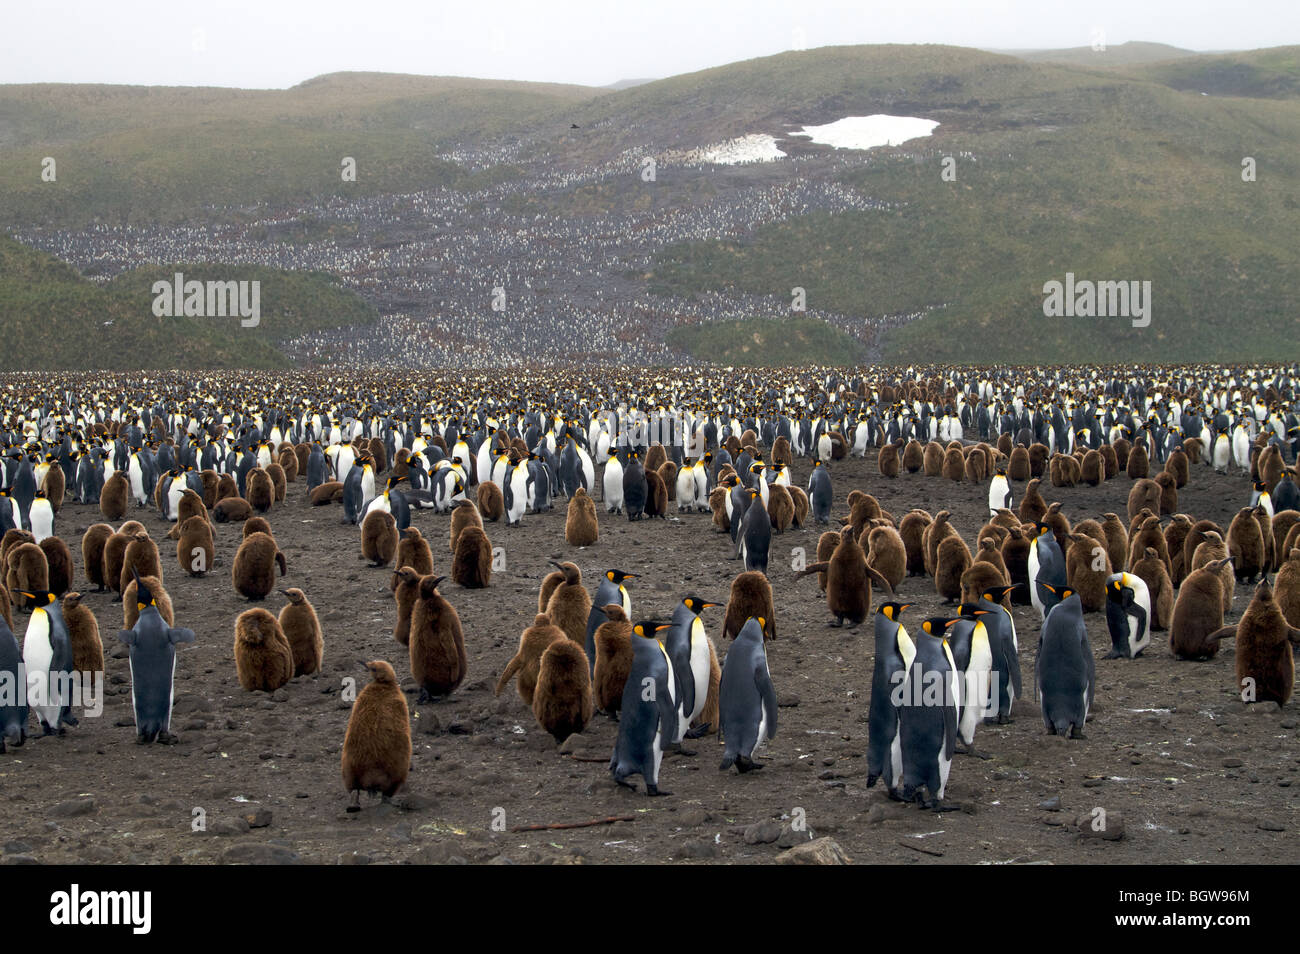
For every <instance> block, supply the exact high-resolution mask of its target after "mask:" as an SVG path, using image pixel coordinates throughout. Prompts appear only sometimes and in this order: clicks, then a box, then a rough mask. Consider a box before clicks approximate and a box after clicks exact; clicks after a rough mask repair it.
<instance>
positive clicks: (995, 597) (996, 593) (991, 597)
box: [980, 583, 1020, 603]
mask: <svg viewBox="0 0 1300 954" xmlns="http://www.w3.org/2000/svg"><path fill="white" fill-rule="evenodd" d="M1018 586H1020V584H1019V583H1012V584H1011V585H1010V586H995V587H993V588H992V589H989V590H985V591H984V592H983V593H981V594H980V599H985V600H988V601H989V602H990V603H1001V602H1002V601H1003V600H1004V599H1006V598H1007V594H1008V593H1010V592H1011V591H1012V590H1014V589H1016V587H1018Z"/></svg>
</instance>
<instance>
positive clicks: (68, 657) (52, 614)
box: [22, 593, 77, 735]
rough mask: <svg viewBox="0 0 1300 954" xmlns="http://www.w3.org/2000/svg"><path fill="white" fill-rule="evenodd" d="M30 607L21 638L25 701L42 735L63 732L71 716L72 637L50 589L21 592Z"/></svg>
mask: <svg viewBox="0 0 1300 954" xmlns="http://www.w3.org/2000/svg"><path fill="white" fill-rule="evenodd" d="M22 595H23V596H24V597H26V598H27V599H28V601H29V605H31V606H32V607H33V608H32V618H31V619H30V620H28V622H27V634H26V636H25V637H24V638H23V664H24V665H25V666H26V667H27V688H28V690H29V696H30V698H29V703H30V705H31V708H32V709H33V710H34V711H35V712H36V718H37V719H38V720H39V721H40V724H41V728H42V730H44V733H45V734H46V735H56V734H57V735H63V734H64V729H63V726H64V725H65V724H67V725H76V724H77V720H76V719H75V718H74V717H73V716H72V701H73V700H72V698H71V688H72V641H71V640H70V639H69V638H68V628H67V626H66V625H64V622H63V609H62V607H61V606H60V605H59V603H58V602H57V597H56V596H55V595H54V594H53V593H42V594H39V595H37V594H33V593H23V594H22Z"/></svg>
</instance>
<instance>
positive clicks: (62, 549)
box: [37, 537, 73, 596]
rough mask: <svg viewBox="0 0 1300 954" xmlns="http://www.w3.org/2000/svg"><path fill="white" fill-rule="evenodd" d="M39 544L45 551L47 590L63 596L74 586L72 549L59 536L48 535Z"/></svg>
mask: <svg viewBox="0 0 1300 954" xmlns="http://www.w3.org/2000/svg"><path fill="white" fill-rule="evenodd" d="M37 546H39V547H40V548H41V549H42V550H43V551H44V552H45V566H46V570H47V583H46V586H47V590H46V592H49V593H53V594H54V595H55V596H62V595H63V594H64V593H66V592H68V590H69V589H70V588H71V587H72V580H73V569H72V551H71V550H69V549H68V545H67V544H66V543H64V542H63V541H62V540H60V539H59V538H58V537H46V538H45V539H44V540H42V541H41V542H40V543H38V544H37Z"/></svg>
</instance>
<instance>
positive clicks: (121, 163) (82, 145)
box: [0, 73, 604, 227]
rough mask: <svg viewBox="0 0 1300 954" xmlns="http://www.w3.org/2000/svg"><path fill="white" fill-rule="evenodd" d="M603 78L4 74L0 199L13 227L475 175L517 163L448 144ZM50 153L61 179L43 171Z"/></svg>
mask: <svg viewBox="0 0 1300 954" xmlns="http://www.w3.org/2000/svg"><path fill="white" fill-rule="evenodd" d="M603 92H604V91H602V90H597V89H589V88H587V87H581V86H561V85H557V84H548V83H514V82H504V81H502V82H497V81H491V80H472V79H459V78H454V77H450V78H445V77H422V76H402V75H389V74H371V73H336V74H330V75H328V76H322V77H318V78H316V79H313V80H309V81H307V82H305V83H302V84H300V85H299V86H295V87H293V88H292V89H288V90H239V89H210V88H189V87H142V86H96V85H67V84H35V85H14V86H0V201H2V203H3V207H4V209H5V218H6V222H7V223H9V224H11V225H27V224H39V225H43V226H47V227H49V226H68V227H72V226H79V225H85V224H87V223H91V222H108V223H111V224H115V225H116V224H121V223H127V222H130V223H137V224H138V223H147V222H178V221H184V220H204V221H207V220H211V219H212V218H214V217H219V216H221V215H223V214H224V215H234V214H238V211H239V210H244V209H249V208H251V207H253V206H255V205H257V204H258V203H271V204H284V203H291V202H298V201H303V200H307V199H312V198H324V197H328V196H332V195H358V194H360V195H376V194H382V193H389V192H410V191H414V190H418V189H428V188H436V187H439V186H447V187H451V188H474V187H475V186H477V185H479V184H480V183H483V182H487V181H494V180H497V179H500V178H501V177H503V176H510V175H513V174H514V170H512V169H511V168H510V167H509V166H508V165H506V166H504V167H500V168H495V169H487V170H484V171H482V172H478V173H475V172H471V171H467V170H466V169H464V168H463V167H461V166H459V165H457V164H455V163H452V162H448V161H446V160H444V159H441V158H439V154H440V153H441V152H443V151H444V150H446V149H447V148H448V147H450V146H452V145H456V144H459V143H461V142H466V141H470V142H482V141H485V140H488V139H489V138H491V137H494V136H497V135H500V134H502V133H503V132H505V131H508V130H514V129H518V128H519V127H520V126H522V125H523V124H525V123H535V122H539V121H541V118H542V117H548V116H551V115H553V114H555V113H557V111H560V110H563V109H564V108H565V107H567V106H568V105H570V104H572V103H574V102H581V101H584V100H587V99H591V98H593V97H596V96H599V95H602V94H603ZM556 122H557V123H558V119H557V120H556ZM47 156H49V157H52V158H54V160H55V162H56V170H57V180H56V181H55V182H44V181H42V180H41V177H40V173H41V162H42V160H43V159H44V158H45V157H47ZM345 156H350V157H352V158H353V159H355V160H356V165H357V176H356V181H355V182H344V181H343V178H342V175H341V169H342V165H341V164H342V161H343V158H344V157H345ZM209 207H216V211H213V210H212V209H210V208H209Z"/></svg>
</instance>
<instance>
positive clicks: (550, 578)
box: [537, 570, 586, 645]
mask: <svg viewBox="0 0 1300 954" xmlns="http://www.w3.org/2000/svg"><path fill="white" fill-rule="evenodd" d="M563 582H564V574H563V573H562V572H561V571H559V570H552V571H551V572H550V573H547V574H546V576H544V577H542V585H541V586H539V587H538V588H537V612H539V613H545V612H546V607H547V605H548V604H549V603H550V602H551V594H552V593H554V592H555V589H556V587H558V586H559V585H560V584H561V583H563ZM585 632H586V631H585V630H584V636H585ZM584 645H585V644H584Z"/></svg>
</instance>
